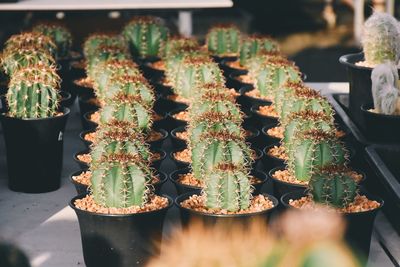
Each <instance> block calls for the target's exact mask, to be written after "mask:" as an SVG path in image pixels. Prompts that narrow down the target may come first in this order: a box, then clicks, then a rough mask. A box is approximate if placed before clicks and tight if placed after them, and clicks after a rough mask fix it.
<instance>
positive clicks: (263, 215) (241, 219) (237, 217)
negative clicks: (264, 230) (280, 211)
mask: <svg viewBox="0 0 400 267" xmlns="http://www.w3.org/2000/svg"><path fill="white" fill-rule="evenodd" d="M199 193H200V192H189V193H186V194H182V195H180V196H178V197H177V198H175V205H176V206H177V207H178V208H179V210H180V213H181V220H182V225H183V226H188V225H189V222H191V221H193V220H200V221H202V222H203V223H204V224H206V225H213V224H215V223H231V222H235V223H243V224H247V223H249V222H251V221H252V220H254V219H260V220H263V221H265V220H268V219H269V217H270V215H271V213H272V212H273V211H274V210H275V209H276V207H278V205H279V201H278V200H277V199H276V198H275V197H274V196H271V195H268V194H263V195H265V196H267V197H268V198H269V199H270V200H271V201H272V202H273V204H274V207H273V208H271V209H268V210H265V211H261V212H255V213H245V214H210V213H205V212H200V211H195V210H192V209H188V208H184V207H182V206H181V203H182V202H183V201H185V200H186V199H188V198H189V197H191V196H192V195H198V194H199Z"/></svg>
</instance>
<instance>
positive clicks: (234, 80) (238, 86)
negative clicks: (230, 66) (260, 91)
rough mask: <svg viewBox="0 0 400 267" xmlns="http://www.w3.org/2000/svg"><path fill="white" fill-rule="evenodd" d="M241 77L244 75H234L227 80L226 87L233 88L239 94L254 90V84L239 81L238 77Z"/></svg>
mask: <svg viewBox="0 0 400 267" xmlns="http://www.w3.org/2000/svg"><path fill="white" fill-rule="evenodd" d="M240 75H242V74H240V73H232V74H231V75H229V76H228V78H227V79H226V87H228V88H233V89H235V90H236V91H238V92H239V91H240V90H246V91H249V90H251V89H253V88H254V86H253V84H251V83H244V82H241V81H240V80H239V79H238V76H240Z"/></svg>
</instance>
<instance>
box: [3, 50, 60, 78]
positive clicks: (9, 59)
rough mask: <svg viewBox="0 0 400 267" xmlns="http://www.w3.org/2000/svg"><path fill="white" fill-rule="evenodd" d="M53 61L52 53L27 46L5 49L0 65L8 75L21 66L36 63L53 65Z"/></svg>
mask: <svg viewBox="0 0 400 267" xmlns="http://www.w3.org/2000/svg"><path fill="white" fill-rule="evenodd" d="M55 63H56V61H55V59H54V57H53V56H52V55H50V54H48V53H46V52H45V51H43V50H35V49H32V48H29V47H23V48H16V49H7V50H4V52H3V54H2V56H1V66H2V68H3V70H4V72H5V73H6V74H7V75H9V76H11V75H12V74H13V73H14V72H16V71H18V70H20V69H23V68H29V67H34V66H36V65H55Z"/></svg>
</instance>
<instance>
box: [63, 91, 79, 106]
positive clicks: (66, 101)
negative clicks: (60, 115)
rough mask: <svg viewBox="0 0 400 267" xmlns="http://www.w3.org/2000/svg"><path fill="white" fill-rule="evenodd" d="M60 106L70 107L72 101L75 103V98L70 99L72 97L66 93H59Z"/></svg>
mask: <svg viewBox="0 0 400 267" xmlns="http://www.w3.org/2000/svg"><path fill="white" fill-rule="evenodd" d="M59 93H60V96H61V99H60V106H61V107H70V106H71V105H72V104H73V103H74V101H75V96H74V97H72V95H71V94H70V93H68V92H66V91H60V92H59Z"/></svg>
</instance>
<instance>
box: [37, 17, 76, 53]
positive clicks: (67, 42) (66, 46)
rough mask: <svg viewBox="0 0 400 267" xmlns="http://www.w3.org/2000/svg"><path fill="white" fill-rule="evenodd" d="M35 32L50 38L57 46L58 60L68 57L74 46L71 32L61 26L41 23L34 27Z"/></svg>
mask: <svg viewBox="0 0 400 267" xmlns="http://www.w3.org/2000/svg"><path fill="white" fill-rule="evenodd" d="M32 30H33V31H34V32H39V33H41V34H43V35H45V36H49V37H50V38H51V39H52V40H53V42H54V44H55V45H56V46H57V58H66V57H68V54H69V51H70V50H71V46H72V35H71V33H70V32H69V30H68V29H67V28H66V27H64V26H61V25H57V24H50V23H41V24H38V25H36V26H35V27H33V29H32Z"/></svg>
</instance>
